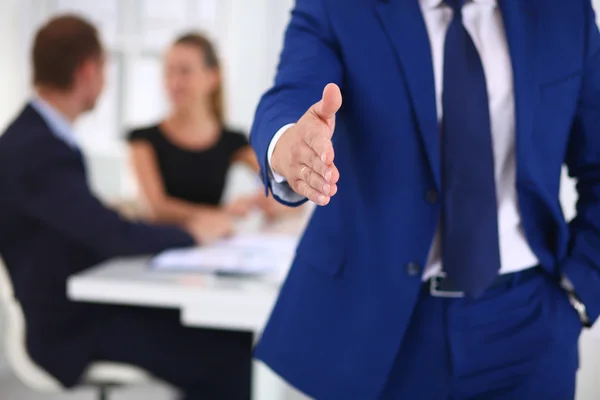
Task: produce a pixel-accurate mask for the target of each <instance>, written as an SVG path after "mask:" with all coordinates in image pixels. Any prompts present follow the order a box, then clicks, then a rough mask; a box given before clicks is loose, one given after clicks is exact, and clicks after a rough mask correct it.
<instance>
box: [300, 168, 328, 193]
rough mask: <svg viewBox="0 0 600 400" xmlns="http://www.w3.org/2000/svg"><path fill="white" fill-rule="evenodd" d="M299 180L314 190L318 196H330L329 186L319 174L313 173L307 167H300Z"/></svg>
mask: <svg viewBox="0 0 600 400" xmlns="http://www.w3.org/2000/svg"><path fill="white" fill-rule="evenodd" d="M300 172H301V174H300V175H301V176H300V179H302V180H303V181H304V182H306V183H308V184H309V185H310V187H312V188H313V189H315V190H316V191H317V192H319V193H320V194H323V195H325V196H330V193H331V184H330V183H329V182H327V181H326V180H325V178H323V176H321V175H320V174H319V173H317V172H315V171H313V170H312V169H310V167H308V166H304V167H302V170H301V171H300Z"/></svg>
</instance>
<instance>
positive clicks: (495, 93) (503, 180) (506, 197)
mask: <svg viewBox="0 0 600 400" xmlns="http://www.w3.org/2000/svg"><path fill="white" fill-rule="evenodd" d="M420 5H421V10H422V13H423V18H424V19H425V25H426V27H427V32H428V34H429V41H430V44H431V55H432V60H433V71H434V75H435V77H434V78H435V92H436V103H437V117H438V121H441V119H442V113H443V109H442V88H443V70H444V59H443V58H444V41H445V37H446V30H447V29H448V26H449V25H450V22H451V20H452V16H453V11H452V9H450V8H449V7H448V6H446V5H445V4H444V2H443V0H420ZM462 13H463V24H464V25H465V28H466V29H467V32H468V33H469V35H470V36H471V38H472V39H473V42H474V43H475V47H476V48H477V50H478V51H479V56H480V57H481V61H482V63H483V68H484V70H485V75H486V82H487V89H488V97H489V102H490V104H489V108H490V119H491V121H490V122H491V131H492V142H493V147H494V160H495V177H496V192H497V200H498V234H499V238H500V259H501V270H500V273H503V274H504V273H511V272H516V271H519V270H522V269H525V268H529V267H532V266H534V265H537V264H538V259H537V257H536V256H535V254H534V253H533V251H532V250H531V248H530V247H529V244H528V243H527V240H526V239H525V234H524V232H523V226H522V223H521V215H520V213H519V207H518V201H517V191H516V159H515V101H514V92H513V76H512V65H511V59H510V54H509V51H508V45H507V42H506V35H505V32H504V23H503V21H502V15H501V13H500V9H499V7H498V4H497V0H471V1H468V2H467V3H466V4H465V5H464V8H463V11H462ZM288 128H289V125H287V126H285V127H282V129H280V130H279V131H278V132H277V133H276V135H275V136H274V137H273V139H272V141H271V143H270V146H269V151H268V161H269V163H270V160H271V155H272V153H273V150H274V148H275V144H276V143H277V140H278V139H279V137H280V136H281V135H282V134H283V133H284V132H285V131H286V130H287V129H288ZM340 173H342V174H343V173H344V171H340ZM271 177H272V182H271V183H272V187H273V192H274V193H275V194H277V195H279V196H280V197H282V199H284V200H287V201H291V202H294V201H298V200H301V199H302V197H301V196H300V195H298V194H296V193H293V191H292V190H291V188H290V187H289V185H288V184H287V183H286V182H285V180H284V178H283V177H281V176H278V175H277V174H275V173H274V171H271ZM441 270H442V264H441V257H440V243H439V229H438V232H437V233H436V235H435V238H434V241H433V244H432V247H431V251H430V254H429V260H428V263H427V267H426V269H425V272H424V274H423V279H424V280H426V279H428V278H430V277H431V276H433V275H435V274H437V273H439V272H440V271H441Z"/></svg>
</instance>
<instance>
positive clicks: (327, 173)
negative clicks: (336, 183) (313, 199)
mask: <svg viewBox="0 0 600 400" xmlns="http://www.w3.org/2000/svg"><path fill="white" fill-rule="evenodd" d="M325 180H326V181H327V182H329V181H330V180H331V170H329V171H327V172H325Z"/></svg>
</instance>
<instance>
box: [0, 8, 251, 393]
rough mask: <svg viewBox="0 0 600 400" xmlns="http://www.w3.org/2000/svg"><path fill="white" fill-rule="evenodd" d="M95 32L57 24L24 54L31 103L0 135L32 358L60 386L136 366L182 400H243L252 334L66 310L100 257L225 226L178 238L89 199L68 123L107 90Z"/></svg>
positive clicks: (179, 233)
mask: <svg viewBox="0 0 600 400" xmlns="http://www.w3.org/2000/svg"><path fill="white" fill-rule="evenodd" d="M104 63H105V54H104V51H103V49H102V46H101V44H100V42H99V39H98V35H97V32H96V29H95V28H94V27H93V26H91V25H90V24H89V23H87V22H86V21H84V20H82V19H80V18H78V17H74V16H62V17H58V18H55V19H53V20H51V21H50V22H48V23H47V24H46V25H45V26H43V27H42V28H41V29H40V30H39V31H38V33H37V35H36V38H35V43H34V46H33V73H34V84H35V92H36V94H35V96H34V97H33V99H32V100H31V101H30V102H29V103H28V104H27V105H26V106H25V108H24V109H23V111H22V112H21V113H20V115H19V116H18V117H17V118H16V119H15V120H14V122H13V123H12V124H11V125H10V126H9V127H8V129H7V130H6V132H5V133H4V135H3V136H0V193H2V195H1V196H0V254H1V255H2V257H3V258H4V260H5V262H6V264H7V267H8V269H9V272H10V275H11V278H12V280H13V283H14V287H15V295H16V297H17V298H18V300H19V301H20V303H21V305H22V307H23V310H24V314H25V320H26V324H27V347H28V349H29V352H30V355H31V357H32V358H33V359H34V360H35V361H36V362H37V363H38V364H39V365H40V366H42V367H43V368H45V369H46V370H47V371H48V372H50V373H51V374H52V375H54V376H55V377H56V378H57V379H58V380H59V381H60V382H62V383H63V384H64V385H66V386H73V385H75V384H76V383H77V382H78V381H79V379H80V377H81V374H82V372H83V371H84V369H85V368H86V366H88V365H89V364H90V363H91V362H93V361H98V360H105V361H115V362H123V363H129V364H134V365H138V366H140V367H142V368H144V369H146V370H148V371H149V372H151V373H152V374H154V375H155V376H157V377H159V378H161V379H163V380H165V381H168V382H170V383H172V384H174V385H176V386H178V387H180V388H181V389H183V391H184V393H185V396H186V398H188V399H200V398H202V399H244V400H247V399H248V398H249V391H250V389H249V386H250V382H249V379H250V351H251V345H252V341H251V337H250V335H249V334H248V335H246V334H241V333H231V332H220V331H218V332H217V331H208V330H195V329H185V328H183V327H182V326H181V324H180V321H179V318H178V315H177V313H176V312H174V311H160V310H150V309H148V310H144V309H135V308H125V307H111V306H93V305H84V304H77V303H72V302H70V301H68V300H67V298H66V281H67V278H68V277H69V276H70V275H72V274H74V273H77V272H79V271H82V270H84V269H86V268H89V267H91V266H93V265H95V264H98V263H100V262H102V261H105V260H107V259H110V258H113V257H118V256H132V255H138V254H139V255H141V254H151V253H156V252H160V251H162V250H163V249H167V248H173V247H180V246H190V245H193V244H194V243H205V242H207V241H211V240H214V239H217V238H219V237H221V236H223V235H225V234H227V233H228V232H229V229H230V227H227V226H226V224H221V223H215V221H211V220H209V219H203V220H199V221H190V223H189V224H188V228H187V231H184V230H180V229H178V228H174V227H168V226H148V225H143V224H136V223H131V222H127V221H125V220H123V219H121V218H120V217H119V215H117V214H116V213H114V212H113V211H110V210H108V209H106V208H105V207H104V206H103V205H102V204H101V203H100V202H99V201H98V200H97V199H96V198H95V197H94V196H93V195H92V193H91V192H90V190H89V188H88V186H87V183H86V176H85V173H86V172H85V166H84V162H83V158H82V154H81V151H80V149H79V147H78V144H77V140H76V138H75V136H74V134H73V130H72V124H73V122H74V121H75V120H76V118H77V117H79V116H80V115H81V114H82V113H83V112H85V111H89V110H91V109H92V108H93V107H94V105H95V104H96V100H97V99H98V96H99V95H100V93H101V92H102V88H103V86H104Z"/></svg>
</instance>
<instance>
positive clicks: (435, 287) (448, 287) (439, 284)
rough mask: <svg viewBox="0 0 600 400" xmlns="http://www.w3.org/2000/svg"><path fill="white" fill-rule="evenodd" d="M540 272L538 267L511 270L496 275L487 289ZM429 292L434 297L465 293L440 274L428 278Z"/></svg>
mask: <svg viewBox="0 0 600 400" xmlns="http://www.w3.org/2000/svg"><path fill="white" fill-rule="evenodd" d="M541 272H542V269H541V268H540V267H533V268H528V269H525V270H522V271H517V272H511V273H508V274H502V275H498V276H497V277H496V279H494V281H493V282H492V283H491V284H490V286H489V287H488V290H490V289H493V288H499V287H502V286H504V287H508V286H510V285H513V284H519V283H522V282H525V281H528V280H529V279H531V278H533V277H535V276H538V275H539V274H540V273H541ZM428 283H429V293H430V294H431V295H432V296H434V297H453V298H458V297H465V293H464V292H463V291H462V290H460V289H459V288H458V287H457V286H455V285H454V284H453V283H452V281H451V280H450V279H448V278H446V276H445V275H443V274H440V275H436V276H433V277H431V278H430V279H429V280H428Z"/></svg>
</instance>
